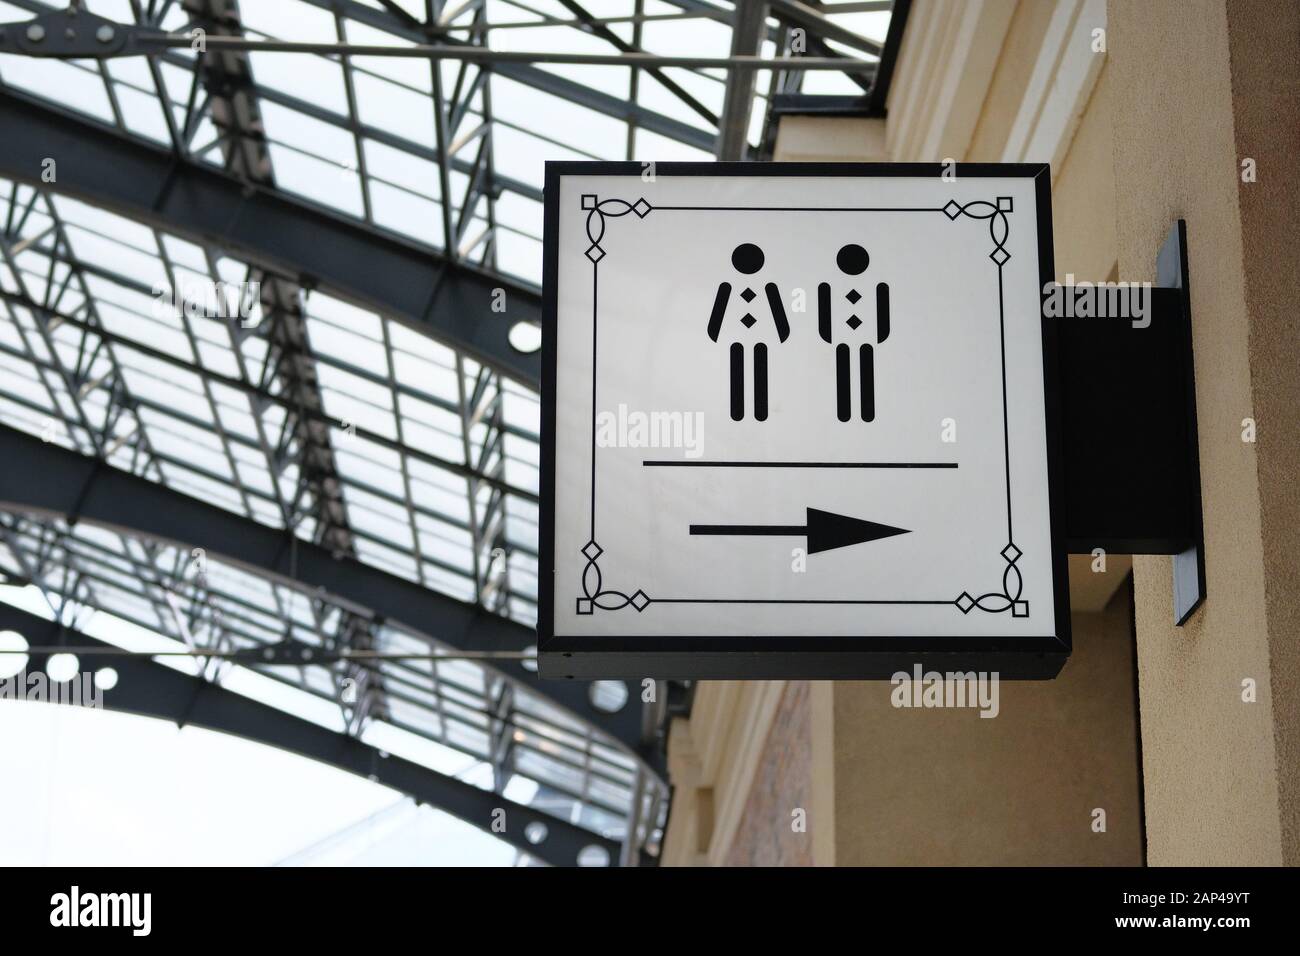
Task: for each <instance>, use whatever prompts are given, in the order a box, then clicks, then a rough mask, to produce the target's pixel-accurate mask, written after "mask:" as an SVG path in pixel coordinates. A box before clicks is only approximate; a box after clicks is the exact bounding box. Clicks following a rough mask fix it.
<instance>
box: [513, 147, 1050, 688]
mask: <svg viewBox="0 0 1300 956" xmlns="http://www.w3.org/2000/svg"><path fill="white" fill-rule="evenodd" d="M1049 190H1050V180H1049V174H1048V170H1047V167H1046V166H1023V165H1005V166H1004V165H994V166H966V165H962V166H955V167H948V168H947V169H945V167H942V166H939V165H915V166H913V165H884V166H881V165H856V164H855V165H840V164H673V163H659V164H644V165H643V164H639V163H626V164H625V163H614V164H609V163H550V164H548V165H547V179H546V236H545V253H546V262H545V300H546V302H545V308H546V313H545V316H546V328H545V330H544V331H545V334H544V338H545V349H546V354H545V360H544V364H543V376H544V381H543V405H544V408H543V442H542V447H543V462H542V515H541V521H542V524H541V530H542V533H541V545H540V550H541V561H540V566H541V582H540V601H539V604H540V606H539V621H538V631H539V643H538V648H539V658H540V670H541V674H542V676H544V677H568V676H572V677H655V678H666V677H682V678H747V677H815V678H888V677H889V676H890V675H892V674H893V673H895V672H897V671H900V670H905V671H909V672H910V671H911V670H912V668H913V666H914V665H915V664H918V663H919V664H922V665H923V666H925V667H926V668H927V669H928V668H937V669H939V670H962V671H968V670H981V671H988V672H993V671H997V672H998V673H1000V674H1001V675H1002V676H1004V677H1051V676H1055V674H1056V673H1057V672H1058V671H1059V670H1060V668H1061V666H1062V665H1063V664H1064V661H1065V658H1066V656H1067V655H1068V654H1069V647H1070V643H1069V642H1070V632H1069V604H1068V591H1067V583H1066V555H1065V547H1064V537H1063V533H1062V527H1061V522H1060V515H1059V509H1060V503H1061V486H1060V482H1059V459H1060V455H1059V447H1058V440H1057V420H1058V408H1057V394H1056V374H1055V355H1056V353H1055V343H1054V339H1053V332H1054V329H1053V328H1052V327H1051V326H1050V325H1049V324H1047V323H1046V322H1044V319H1043V309H1042V295H1043V290H1044V286H1045V284H1047V283H1050V282H1052V281H1053V278H1054V275H1053V273H1054V269H1053V263H1052V246H1051V209H1050V197H1049Z"/></svg>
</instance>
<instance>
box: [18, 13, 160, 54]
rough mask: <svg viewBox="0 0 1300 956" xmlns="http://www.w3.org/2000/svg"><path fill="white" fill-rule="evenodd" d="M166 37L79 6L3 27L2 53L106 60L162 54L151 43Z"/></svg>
mask: <svg viewBox="0 0 1300 956" xmlns="http://www.w3.org/2000/svg"><path fill="white" fill-rule="evenodd" d="M166 35H167V34H166V33H164V32H163V31H161V30H156V29H152V28H150V27H142V26H139V25H137V24H134V23H117V22H115V21H113V20H106V19H105V18H104V17H101V16H97V15H96V14H93V13H90V12H89V11H86V10H82V9H80V8H79V7H77V6H72V7H69V8H68V9H66V10H56V11H53V12H51V13H42V14H40V15H39V16H36V17H34V18H33V19H31V20H21V21H18V22H16V23H0V53H18V54H22V55H24V56H35V57H49V58H56V59H60V60H80V59H91V60H107V59H110V58H112V57H118V56H136V55H139V54H141V53H145V52H154V53H156V52H159V51H160V50H161V49H162V47H160V46H159V45H158V44H156V43H155V44H153V45H152V46H150V45H149V44H148V41H149V40H150V39H156V38H159V37H165V36H166Z"/></svg>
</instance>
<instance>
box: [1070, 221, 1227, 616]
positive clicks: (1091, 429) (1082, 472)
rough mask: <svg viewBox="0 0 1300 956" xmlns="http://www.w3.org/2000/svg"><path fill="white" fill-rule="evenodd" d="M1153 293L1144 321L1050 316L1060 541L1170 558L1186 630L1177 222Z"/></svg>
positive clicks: (1190, 387) (1185, 436)
mask: <svg viewBox="0 0 1300 956" xmlns="http://www.w3.org/2000/svg"><path fill="white" fill-rule="evenodd" d="M1150 293H1151V295H1150V300H1149V302H1148V311H1147V314H1146V316H1145V318H1142V319H1138V320H1134V319H1133V318H1132V316H1131V315H1129V314H1127V313H1126V314H1123V315H1110V314H1106V313H1105V309H1104V308H1103V309H1102V310H1101V313H1102V314H1097V313H1096V312H1094V314H1093V315H1092V316H1091V317H1088V318H1063V319H1057V320H1056V321H1057V322H1058V341H1059V343H1060V352H1059V359H1060V371H1061V393H1062V394H1061V405H1062V415H1063V429H1062V431H1063V435H1064V445H1065V488H1066V509H1065V511H1066V539H1067V545H1068V548H1069V550H1070V551H1071V553H1074V554H1090V553H1092V552H1093V551H1094V550H1095V549H1097V548H1101V549H1102V550H1104V551H1108V552H1112V553H1116V554H1169V555H1173V557H1174V568H1173V573H1174V621H1175V623H1176V624H1178V625H1180V626H1181V625H1182V624H1183V623H1184V622H1185V621H1186V620H1187V619H1188V618H1189V617H1190V616H1191V614H1192V612H1193V611H1195V610H1196V608H1197V607H1199V606H1200V604H1201V602H1202V601H1204V600H1205V534H1204V527H1203V522H1202V513H1201V469H1200V455H1199V446H1198V439H1197V431H1196V387H1195V379H1194V374H1193V364H1192V323H1191V315H1192V310H1191V297H1190V283H1189V280H1188V273H1187V226H1186V223H1185V222H1184V221H1183V220H1181V219H1180V220H1178V221H1177V222H1176V223H1175V224H1174V226H1173V228H1172V229H1171V230H1170V232H1169V236H1168V238H1167V239H1166V240H1165V242H1164V244H1163V245H1162V246H1161V247H1160V251H1159V253H1158V254H1157V256H1156V284H1155V287H1154V288H1152V289H1151V290H1150ZM1096 299H1097V301H1098V302H1100V303H1103V304H1104V303H1106V301H1107V300H1106V297H1103V296H1097V297H1096ZM1130 301H1131V300H1130ZM1111 304H1112V305H1113V304H1114V300H1111ZM1148 321H1149V324H1148Z"/></svg>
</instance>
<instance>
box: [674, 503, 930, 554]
mask: <svg viewBox="0 0 1300 956" xmlns="http://www.w3.org/2000/svg"><path fill="white" fill-rule="evenodd" d="M910 533H911V532H910V530H909V529H907V528H895V527H892V526H890V525H887V524H877V523H876V522H874V521H864V520H863V519H861V518H850V517H849V516H848V515H837V514H836V513H835V512H833V511H819V510H818V509H816V508H809V509H808V523H807V524H693V525H691V534H719V535H723V534H725V535H731V534H746V535H796V536H803V535H807V536H808V553H809V554H817V553H818V552H819V551H830V550H832V549H833V548H847V547H848V546H849V545H851V544H862V543H863V542H864V541H876V540H878V539H880V538H892V537H893V536H894V535H896V534H910Z"/></svg>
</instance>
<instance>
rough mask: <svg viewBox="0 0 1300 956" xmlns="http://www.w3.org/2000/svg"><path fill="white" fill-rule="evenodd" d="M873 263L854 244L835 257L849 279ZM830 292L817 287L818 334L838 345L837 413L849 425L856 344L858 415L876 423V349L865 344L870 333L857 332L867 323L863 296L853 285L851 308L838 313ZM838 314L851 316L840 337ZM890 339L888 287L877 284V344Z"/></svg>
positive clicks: (849, 292)
mask: <svg viewBox="0 0 1300 956" xmlns="http://www.w3.org/2000/svg"><path fill="white" fill-rule="evenodd" d="M870 261H871V257H870V256H869V255H867V250H866V249H864V248H862V247H861V246H859V245H856V244H854V243H850V244H849V245H846V246H844V247H842V248H841V249H840V251H839V252H838V253H837V254H836V256H835V263H836V265H838V266H839V268H840V271H841V272H843V273H844V274H845V275H847V276H856V275H861V274H862V273H864V272H866V271H867V265H868V263H870ZM831 292H832V290H831V284H830V283H829V282H823V283H821V284H820V285H818V286H817V331H818V333H819V334H820V335H821V337H822V340H823V341H825V342H827V343H830V344H833V345H835V413H836V415H837V416H838V418H839V420H840V421H842V422H847V421H848V420H849V419H851V418H852V417H853V394H852V389H853V375H852V364H853V348H852V343H857V345H858V348H857V352H858V392H859V395H858V402H859V412H860V414H861V416H862V420H863V421H864V422H869V421H874V420H875V417H876V366H875V347H874V346H873V345H872V343H871V342H864V341H862V339H863V338H866V337H867V335H868V334H869V333H859V332H858V330H859V329H860V328H862V327H863V326H864V325H866V324H867V323H865V322H864V321H863V320H862V319H861V318H859V317H858V314H857V313H858V312H862V311H865V310H864V309H862V308H861V307H859V306H858V303H859V302H860V301H861V300H862V299H863V295H862V293H861V292H859V291H858V290H857V288H856V287H852V286H851V287H850V288H849V289H848V290H847V291H846V292H845V293H844V298H845V299H847V300H848V303H849V308H847V309H841V310H837V309H836V308H835V305H834V304H833V303H832V301H831ZM837 311H840V312H843V311H847V312H848V313H849V315H848V317H847V318H846V319H845V320H844V322H843V325H844V327H846V328H847V329H848V332H843V331H840V333H839V336H835V335H833V334H832V324H833V320H834V318H835V315H836V313H837ZM837 337H839V338H841V341H840V342H839V343H838V344H836V343H835V338H837ZM887 338H889V286H888V285H887V284H886V283H884V282H877V283H876V335H875V345H879V344H880V343H881V342H883V341H885V339H887ZM843 339H848V341H843Z"/></svg>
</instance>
